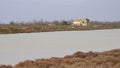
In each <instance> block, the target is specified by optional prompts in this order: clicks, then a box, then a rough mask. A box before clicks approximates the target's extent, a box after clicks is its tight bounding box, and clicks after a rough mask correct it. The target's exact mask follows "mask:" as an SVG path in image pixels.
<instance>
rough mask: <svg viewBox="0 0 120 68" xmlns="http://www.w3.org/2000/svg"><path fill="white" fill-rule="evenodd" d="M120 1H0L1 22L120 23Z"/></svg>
mask: <svg viewBox="0 0 120 68" xmlns="http://www.w3.org/2000/svg"><path fill="white" fill-rule="evenodd" d="M119 6H120V0H0V22H4V23H7V22H10V21H32V20H41V19H43V20H48V21H52V20H63V19H64V20H70V19H74V18H89V19H90V20H96V21H120V13H119V12H120V7H119Z"/></svg>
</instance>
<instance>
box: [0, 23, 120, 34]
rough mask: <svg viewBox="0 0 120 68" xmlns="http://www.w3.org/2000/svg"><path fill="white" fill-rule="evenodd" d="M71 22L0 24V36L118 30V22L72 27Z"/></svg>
mask: <svg viewBox="0 0 120 68" xmlns="http://www.w3.org/2000/svg"><path fill="white" fill-rule="evenodd" d="M71 24H72V21H52V22H47V21H34V22H28V23H24V22H10V23H9V24H0V34H10V33H31V32H51V31H71V30H96V29H116V28H120V22H98V21H90V22H89V24H88V26H73V25H71Z"/></svg>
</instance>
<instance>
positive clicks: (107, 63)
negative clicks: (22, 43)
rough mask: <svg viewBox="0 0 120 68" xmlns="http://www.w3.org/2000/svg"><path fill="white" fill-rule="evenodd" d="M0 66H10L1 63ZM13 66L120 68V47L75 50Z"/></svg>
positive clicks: (3, 67) (33, 67)
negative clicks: (90, 50) (68, 53)
mask: <svg viewBox="0 0 120 68" xmlns="http://www.w3.org/2000/svg"><path fill="white" fill-rule="evenodd" d="M0 68H12V67H11V66H5V65H1V66H0ZM13 68H120V49H114V50H111V51H105V52H88V53H84V52H76V53H74V54H73V55H67V56H65V57H63V58H58V57H52V58H49V59H36V60H26V61H24V62H20V63H18V64H16V65H15V66H14V67H13Z"/></svg>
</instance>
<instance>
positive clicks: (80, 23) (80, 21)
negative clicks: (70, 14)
mask: <svg viewBox="0 0 120 68" xmlns="http://www.w3.org/2000/svg"><path fill="white" fill-rule="evenodd" d="M88 22H89V19H81V18H77V19H75V20H74V21H73V23H72V25H75V26H87V25H88Z"/></svg>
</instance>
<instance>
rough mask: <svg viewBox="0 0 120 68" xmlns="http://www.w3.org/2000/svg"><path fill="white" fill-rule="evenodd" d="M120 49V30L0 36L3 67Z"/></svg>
mask: <svg viewBox="0 0 120 68" xmlns="http://www.w3.org/2000/svg"><path fill="white" fill-rule="evenodd" d="M118 48H120V29H110V30H90V31H58V32H41V33H19V34H0V64H11V65H14V64H16V63H18V62H20V61H24V60H26V59H33V60H34V59H39V58H50V57H63V56H65V55H70V54H73V53H74V52H77V51H83V52H88V51H100V52H102V51H106V50H111V49H118Z"/></svg>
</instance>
